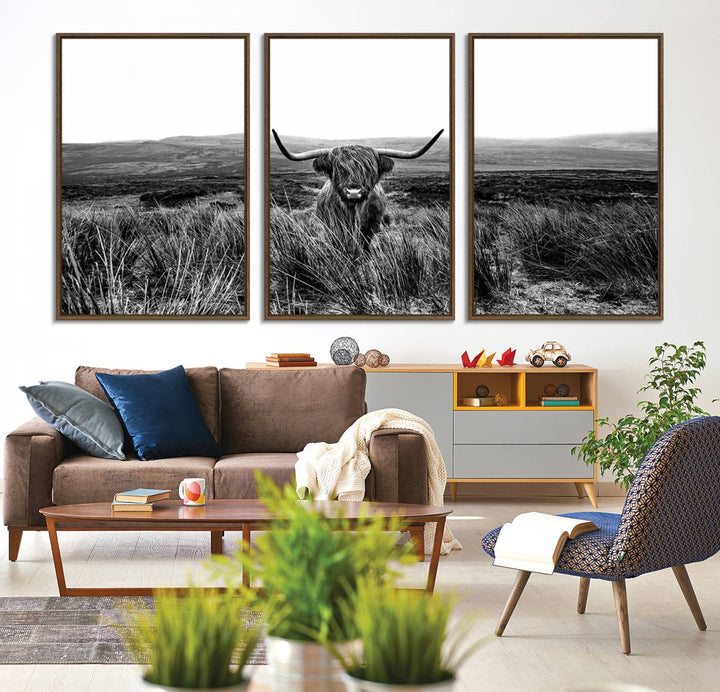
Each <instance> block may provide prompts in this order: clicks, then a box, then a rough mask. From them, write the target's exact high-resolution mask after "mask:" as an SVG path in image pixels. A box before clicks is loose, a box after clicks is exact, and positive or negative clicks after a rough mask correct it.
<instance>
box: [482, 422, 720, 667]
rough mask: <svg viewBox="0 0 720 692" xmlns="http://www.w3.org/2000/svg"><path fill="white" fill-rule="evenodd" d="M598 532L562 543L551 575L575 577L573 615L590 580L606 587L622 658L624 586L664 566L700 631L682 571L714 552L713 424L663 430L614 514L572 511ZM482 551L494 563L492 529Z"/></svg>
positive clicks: (719, 541) (718, 509)
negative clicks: (610, 594) (610, 593)
mask: <svg viewBox="0 0 720 692" xmlns="http://www.w3.org/2000/svg"><path fill="white" fill-rule="evenodd" d="M562 516H566V517H574V518H578V519H589V520H591V521H593V522H595V524H596V525H597V526H598V527H599V528H600V530H599V531H592V532H590V533H586V534H583V535H581V536H578V537H577V538H575V539H574V540H572V541H567V542H566V543H565V547H564V548H563V550H562V553H561V554H560V557H559V558H558V562H557V565H556V568H555V571H556V572H560V573H561V574H570V575H574V576H577V577H580V591H579V594H578V604H577V611H578V613H581V614H582V613H584V612H585V605H586V603H587V597H588V589H589V587H590V580H591V579H604V580H606V581H609V582H611V583H612V587H613V595H614V597H615V610H616V612H617V618H618V626H619V628H620V642H621V645H622V652H623V653H624V654H629V653H630V625H629V619H628V609H627V592H626V589H625V580H626V579H631V578H632V577H637V576H639V575H641V574H645V573H646V572H654V571H656V570H660V569H666V568H668V567H671V568H672V570H673V572H674V573H675V577H676V578H677V581H678V583H679V585H680V589H681V590H682V593H683V596H685V600H686V601H687V604H688V606H690V611H691V612H692V614H693V617H694V618H695V622H696V623H697V626H698V627H699V628H700V629H701V630H703V631H704V630H705V629H706V625H705V619H704V618H703V615H702V612H701V610H700V606H699V604H698V601H697V598H696V596H695V592H694V590H693V587H692V584H691V583H690V578H689V576H688V573H687V570H686V569H685V565H687V564H689V563H691V562H700V561H701V560H706V559H707V558H709V557H711V556H712V555H714V554H715V553H717V552H718V551H719V550H720V417H709V416H707V417H702V418H694V419H692V420H690V421H687V422H685V423H680V424H679V425H675V426H674V427H672V428H670V430H668V431H667V432H666V433H665V434H664V435H662V436H661V437H660V438H659V439H658V440H657V442H655V444H654V445H653V446H652V448H651V449H650V451H649V452H648V453H647V455H646V456H645V458H644V459H643V461H642V463H641V464H640V467H639V468H638V471H637V473H636V475H635V478H634V480H633V483H632V485H631V486H630V490H629V491H628V495H627V499H626V500H625V506H624V507H623V511H622V514H610V513H604V512H572V513H570V514H564V515H562ZM501 528H502V527H498V528H496V529H494V530H492V531H490V533H488V534H487V535H486V536H485V538H484V539H483V542H482V546H483V549H484V550H485V552H486V553H488V554H489V555H491V556H492V557H495V553H494V547H495V542H496V540H497V537H498V534H499V533H500V529H501ZM529 577H530V572H524V571H520V572H519V573H518V576H517V579H516V581H515V585H514V586H513V589H512V591H511V593H510V597H509V599H508V602H507V604H506V605H505V610H504V611H503V613H502V616H501V618H500V622H499V623H498V626H497V629H496V630H495V634H496V635H497V636H501V635H502V633H503V631H504V630H505V626H506V625H507V623H508V620H509V619H510V616H511V615H512V613H513V610H514V609H515V606H516V604H517V602H518V599H519V598H520V596H521V594H522V592H523V589H524V588H525V584H527V581H528V579H529Z"/></svg>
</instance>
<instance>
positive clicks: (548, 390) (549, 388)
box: [543, 384, 562, 396]
mask: <svg viewBox="0 0 720 692" xmlns="http://www.w3.org/2000/svg"><path fill="white" fill-rule="evenodd" d="M543 392H545V396H555V393H556V392H557V387H556V386H555V385H554V384H546V385H545V389H543ZM561 396H562V395H561Z"/></svg>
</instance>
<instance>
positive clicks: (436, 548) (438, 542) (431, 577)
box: [425, 517, 445, 593]
mask: <svg viewBox="0 0 720 692" xmlns="http://www.w3.org/2000/svg"><path fill="white" fill-rule="evenodd" d="M444 532H445V517H440V518H439V519H438V520H437V521H436V522H435V540H434V541H433V549H432V555H431V556H430V569H429V571H428V578H427V585H426V586H425V590H426V591H428V592H429V593H432V592H433V591H434V590H435V579H436V577H437V570H438V564H440V548H441V547H442V540H443V533H444Z"/></svg>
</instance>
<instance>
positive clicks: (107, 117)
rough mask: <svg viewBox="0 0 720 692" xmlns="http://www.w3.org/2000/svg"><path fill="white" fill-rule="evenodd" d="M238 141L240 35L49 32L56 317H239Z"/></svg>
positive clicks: (243, 289) (246, 74)
mask: <svg viewBox="0 0 720 692" xmlns="http://www.w3.org/2000/svg"><path fill="white" fill-rule="evenodd" d="M249 139H250V36H249V34H247V33H60V34H56V300H55V302H56V319H58V320H129V319H131V320H168V319H170V320H210V319H212V320H226V319H233V320H247V319H248V317H249V276H248V274H249V262H248V247H249V212H248V210H249V198H250V196H249V183H250V175H249V172H250V171H249V161H250V156H249V155H250V151H249Z"/></svg>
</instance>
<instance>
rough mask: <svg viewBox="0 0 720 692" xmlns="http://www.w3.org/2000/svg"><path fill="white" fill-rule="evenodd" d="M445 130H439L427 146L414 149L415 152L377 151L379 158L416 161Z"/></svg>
mask: <svg viewBox="0 0 720 692" xmlns="http://www.w3.org/2000/svg"><path fill="white" fill-rule="evenodd" d="M443 132H445V130H440V132H438V133H437V134H436V135H435V136H434V137H433V138H432V139H431V140H430V141H429V142H428V143H427V144H425V145H424V146H422V147H420V148H419V149H415V151H398V150H397V149H378V150H377V153H378V154H379V155H380V156H389V157H390V158H392V159H417V158H418V157H420V156H422V155H423V154H424V153H425V152H426V151H427V150H428V149H429V148H430V147H431V146H432V145H433V144H435V142H437V140H438V138H439V137H440V135H441V134H442V133H443Z"/></svg>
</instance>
